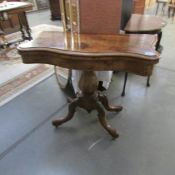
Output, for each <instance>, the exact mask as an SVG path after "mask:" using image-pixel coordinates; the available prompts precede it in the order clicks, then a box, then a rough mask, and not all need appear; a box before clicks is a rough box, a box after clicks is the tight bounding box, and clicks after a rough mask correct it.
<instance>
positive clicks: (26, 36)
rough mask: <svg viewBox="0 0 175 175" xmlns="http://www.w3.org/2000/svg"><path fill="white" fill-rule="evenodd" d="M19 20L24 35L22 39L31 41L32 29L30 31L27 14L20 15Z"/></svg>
mask: <svg viewBox="0 0 175 175" xmlns="http://www.w3.org/2000/svg"><path fill="white" fill-rule="evenodd" d="M18 20H19V24H20V31H21V34H22V39H23V40H31V39H32V36H31V29H30V27H29V24H28V21H27V17H26V13H25V12H22V13H19V14H18Z"/></svg>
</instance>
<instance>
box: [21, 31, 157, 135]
mask: <svg viewBox="0 0 175 175" xmlns="http://www.w3.org/2000/svg"><path fill="white" fill-rule="evenodd" d="M154 42H155V37H154V36H147V35H90V34H81V35H78V36H77V35H73V34H70V33H63V32H43V33H41V34H40V35H39V36H38V37H37V38H36V39H34V40H32V41H30V42H28V43H24V44H21V45H19V46H18V51H19V53H20V54H21V56H22V59H23V62H24V63H47V64H53V65H57V66H60V67H64V68H69V69H79V70H83V73H82V75H81V78H80V81H79V88H80V89H81V93H80V94H79V95H78V96H77V98H75V99H73V100H72V101H71V103H70V104H69V111H68V114H67V115H66V117H64V118H61V119H57V120H54V121H53V122H52V124H53V125H54V126H55V127H58V126H59V125H61V124H63V123H65V122H67V121H69V120H71V119H72V117H73V115H74V113H75V110H76V107H77V106H79V107H81V108H84V109H86V110H87V111H88V112H90V111H91V110H97V112H98V118H99V121H100V123H101V125H102V126H103V127H104V129H105V130H106V131H107V132H108V133H109V134H110V135H111V136H112V137H113V138H117V137H118V133H117V132H116V130H115V129H113V128H112V127H111V126H110V125H109V124H108V122H107V120H106V117H105V111H104V109H103V108H102V107H101V105H100V103H101V104H102V105H103V106H104V107H105V109H106V110H109V111H114V112H119V111H121V110H122V107H121V106H116V107H111V106H110V105H109V104H108V100H107V98H106V97H105V96H104V95H100V94H99V93H98V92H97V86H98V81H97V77H96V75H95V73H94V72H93V71H95V70H119V71H126V72H132V73H136V74H139V75H145V76H146V75H151V73H152V69H153V65H154V64H156V63H157V62H158V61H159V54H158V53H157V52H156V51H155V50H154ZM136 65H137V66H136Z"/></svg>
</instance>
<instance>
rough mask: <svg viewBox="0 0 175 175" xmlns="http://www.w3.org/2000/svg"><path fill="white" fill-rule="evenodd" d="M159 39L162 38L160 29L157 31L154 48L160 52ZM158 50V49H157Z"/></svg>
mask: <svg viewBox="0 0 175 175" xmlns="http://www.w3.org/2000/svg"><path fill="white" fill-rule="evenodd" d="M161 39H162V31H159V32H158V33H157V43H156V50H157V51H158V52H161V48H160V47H161V46H160V41H161ZM159 50H160V51H159Z"/></svg>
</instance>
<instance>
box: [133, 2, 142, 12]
mask: <svg viewBox="0 0 175 175" xmlns="http://www.w3.org/2000/svg"><path fill="white" fill-rule="evenodd" d="M133 3H134V6H133V13H138V14H144V9H145V0H133Z"/></svg>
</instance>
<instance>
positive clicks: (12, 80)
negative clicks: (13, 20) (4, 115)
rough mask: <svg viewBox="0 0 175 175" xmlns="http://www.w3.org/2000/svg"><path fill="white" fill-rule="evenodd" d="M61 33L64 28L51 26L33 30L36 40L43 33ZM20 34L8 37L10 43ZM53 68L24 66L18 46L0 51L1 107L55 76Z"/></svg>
mask: <svg viewBox="0 0 175 175" xmlns="http://www.w3.org/2000/svg"><path fill="white" fill-rule="evenodd" d="M57 30H58V31H60V30H62V28H60V27H57V26H51V25H46V24H43V25H39V26H36V27H33V28H32V37H33V38H35V37H36V36H37V35H38V34H39V33H40V32H42V31H57ZM20 36H21V34H20V32H17V33H13V34H10V35H8V36H7V39H8V41H13V40H16V39H17V38H20ZM53 72H54V71H53V66H51V65H46V64H23V63H22V60H21V57H20V55H19V54H18V53H17V50H16V45H13V46H11V47H10V48H7V49H1V50H0V106H1V105H4V104H5V103H7V102H9V101H10V100H12V99H13V98H15V97H16V96H17V95H19V94H21V93H23V92H24V91H26V90H27V89H29V88H31V87H32V86H34V85H36V84H37V83H39V82H41V81H42V80H43V79H45V78H47V77H49V76H50V75H52V74H53Z"/></svg>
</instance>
